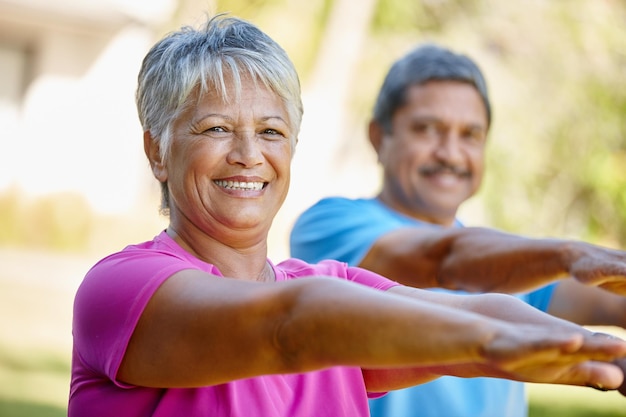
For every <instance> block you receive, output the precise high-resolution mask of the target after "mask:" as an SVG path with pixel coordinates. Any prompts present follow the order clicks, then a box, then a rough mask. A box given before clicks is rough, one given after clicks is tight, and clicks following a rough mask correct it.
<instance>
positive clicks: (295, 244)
mask: <svg viewBox="0 0 626 417" xmlns="http://www.w3.org/2000/svg"><path fill="white" fill-rule="evenodd" d="M457 226H459V227H461V226H462V225H461V223H460V222H457ZM401 227H440V226H437V225H433V224H430V223H426V222H420V221H418V220H415V219H413V218H411V217H408V216H405V215H403V214H400V213H397V212H395V211H393V210H391V209H389V208H388V207H387V206H385V205H384V204H382V203H381V202H380V201H379V200H377V199H354V200H353V199H347V198H341V197H333V198H325V199H322V200H320V201H319V202H318V203H316V204H315V205H313V206H312V207H311V208H309V209H308V210H306V211H305V212H304V213H303V214H302V215H301V216H300V217H299V218H298V219H297V221H296V223H295V225H294V227H293V229H292V231H291V236H290V246H291V256H292V257H294V258H299V259H302V260H304V261H307V262H310V263H315V262H319V261H321V260H324V259H335V260H338V261H342V262H346V263H348V264H349V265H358V264H359V263H360V262H361V260H362V259H363V257H364V256H365V255H366V254H367V252H368V251H369V250H370V248H371V247H372V245H373V244H374V242H375V241H376V240H377V239H378V238H379V237H381V236H382V235H384V234H385V233H388V232H390V231H392V230H395V229H398V228H401ZM554 287H555V284H552V285H548V286H546V287H543V288H541V289H539V290H536V291H533V292H530V293H525V294H516V296H517V297H518V298H520V299H522V300H524V301H525V302H527V303H528V304H530V305H532V306H534V307H536V308H538V309H539V310H542V311H546V310H547V308H548V304H549V302H550V298H551V297H552V293H553V291H554ZM436 291H448V290H442V289H437V290H436ZM449 292H454V293H457V294H458V293H462V292H460V291H449ZM370 407H371V414H372V417H526V416H527V415H528V402H527V398H526V393H525V390H524V384H523V383H520V382H515V381H509V380H505V379H495V378H456V377H449V376H445V377H441V378H438V379H436V380H434V381H432V382H428V383H425V384H421V385H418V386H415V387H411V388H406V389H402V390H398V391H393V392H390V393H389V394H387V395H386V396H384V397H381V398H378V399H374V400H370Z"/></svg>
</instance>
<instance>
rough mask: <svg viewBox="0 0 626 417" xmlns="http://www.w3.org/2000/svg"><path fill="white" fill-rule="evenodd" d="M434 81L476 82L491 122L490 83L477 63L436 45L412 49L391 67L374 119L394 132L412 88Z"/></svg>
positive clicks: (475, 85)
mask: <svg viewBox="0 0 626 417" xmlns="http://www.w3.org/2000/svg"><path fill="white" fill-rule="evenodd" d="M433 80H437V81H448V80H454V81H461V82H466V83H468V84H471V85H473V86H474V87H475V88H476V90H477V91H478V93H479V94H480V97H481V98H482V101H483V103H484V105H485V110H486V111H487V123H488V125H490V124H491V118H492V114H491V104H490V102H489V95H488V93H487V83H486V82H485V78H484V77H483V74H482V72H481V71H480V68H479V67H478V65H476V63H475V62H474V61H473V60H472V59H471V58H469V57H468V56H466V55H461V54H457V53H454V52H452V51H450V50H449V49H446V48H443V47H440V46H437V45H433V44H426V45H422V46H419V47H417V48H415V49H413V50H412V51H410V52H409V53H408V54H406V55H405V56H403V57H402V58H400V59H399V60H397V61H396V62H395V63H394V64H393V65H392V66H391V69H390V70H389V72H388V73H387V76H386V77H385V80H384V82H383V85H382V87H381V89H380V92H379V93H378V98H377V100H376V104H375V106H374V120H376V122H378V123H379V124H380V125H381V126H382V127H383V129H384V130H385V131H386V132H387V133H391V127H392V118H393V115H394V113H395V112H396V110H398V108H400V107H402V106H403V105H404V104H405V103H406V94H407V91H408V89H409V87H411V86H413V85H421V84H424V83H427V82H428V81H433Z"/></svg>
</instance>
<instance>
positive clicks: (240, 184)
mask: <svg viewBox="0 0 626 417" xmlns="http://www.w3.org/2000/svg"><path fill="white" fill-rule="evenodd" d="M215 184H217V185H219V186H220V187H223V188H228V189H229V190H248V191H250V190H254V191H259V190H260V189H262V188H263V183H262V182H244V181H224V180H217V181H215Z"/></svg>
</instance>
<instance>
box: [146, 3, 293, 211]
mask: <svg viewBox="0 0 626 417" xmlns="http://www.w3.org/2000/svg"><path fill="white" fill-rule="evenodd" d="M242 76H244V77H245V76H249V77H250V78H251V79H252V80H254V82H261V83H263V85H265V86H266V88H269V89H270V90H271V91H273V92H274V93H276V94H277V95H278V96H279V97H281V99H282V100H283V102H284V104H285V107H286V109H287V113H288V115H289V118H290V120H289V122H290V124H291V126H290V127H291V128H292V132H293V137H292V138H290V139H291V140H292V146H294V147H295V143H296V138H297V135H298V132H299V130H300V124H301V121H302V114H303V107H302V100H301V93H300V81H299V79H298V74H297V72H296V69H295V67H294V65H293V63H292V62H291V60H290V59H289V57H288V56H287V53H286V52H285V51H284V50H283V48H281V47H280V45H278V43H276V42H275V41H274V40H273V39H272V38H270V37H269V36H268V35H267V34H265V33H264V32H262V31H261V30H260V29H259V28H258V27H256V26H255V25H253V24H252V23H250V22H247V21H245V20H242V19H239V18H236V17H228V16H226V15H225V14H219V15H216V16H214V17H212V18H209V19H207V21H206V23H204V24H203V25H201V26H200V27H199V28H192V27H190V26H185V27H182V28H181V29H180V30H178V31H176V32H172V33H170V34H168V35H166V36H165V37H164V38H163V39H161V40H160V41H159V42H157V43H156V44H155V45H154V46H153V47H152V48H151V49H150V51H149V52H148V54H147V55H146V56H145V58H144V60H143V63H142V66H141V70H140V71H139V76H138V87H137V93H136V102H137V110H138V113H139V120H140V121H141V125H142V127H143V130H144V132H145V131H149V132H150V134H151V136H152V137H153V138H154V140H156V141H158V142H159V148H160V152H161V155H160V156H161V157H162V158H163V159H165V158H166V157H167V155H168V153H169V149H170V146H171V141H172V137H171V135H172V132H171V129H172V125H173V122H174V121H175V120H176V119H177V117H178V116H179V115H180V114H181V113H182V112H183V111H184V110H185V106H187V105H189V104H190V103H189V98H190V96H191V95H192V93H194V91H196V90H197V89H198V88H200V91H199V92H200V93H204V92H207V91H209V90H211V89H213V90H216V91H217V92H218V93H219V95H220V97H222V98H223V99H224V100H225V101H228V100H230V99H231V98H232V97H229V92H228V91H226V82H225V80H226V79H227V77H232V82H233V83H234V87H235V91H234V99H237V98H238V97H239V94H240V91H241V79H242ZM232 93H233V92H230V94H232ZM161 191H162V203H161V209H162V211H163V212H164V213H167V211H168V208H169V194H168V191H167V184H166V183H161Z"/></svg>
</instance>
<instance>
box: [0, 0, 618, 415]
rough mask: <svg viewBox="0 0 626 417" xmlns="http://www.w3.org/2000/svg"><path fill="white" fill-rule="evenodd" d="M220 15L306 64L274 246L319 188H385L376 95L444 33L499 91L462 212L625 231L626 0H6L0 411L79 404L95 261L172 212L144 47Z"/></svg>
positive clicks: (569, 397) (552, 228)
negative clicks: (153, 168) (73, 375)
mask: <svg viewBox="0 0 626 417" xmlns="http://www.w3.org/2000/svg"><path fill="white" fill-rule="evenodd" d="M215 12H231V13H232V14H234V15H237V16H240V17H243V18H246V19H248V20H251V21H252V22H254V23H255V24H257V25H258V26H260V27H261V29H263V30H264V31H266V32H267V33H269V34H270V35H271V36H272V37H273V38H274V39H276V40H277V41H278V42H279V43H280V44H281V45H282V46H283V47H284V48H285V49H286V50H287V52H288V53H289V55H290V56H291V58H292V59H293V61H294V63H295V64H296V67H297V68H298V71H299V73H300V76H301V82H302V86H303V100H304V106H305V115H304V121H303V126H302V131H301V134H300V141H299V144H298V149H297V151H296V156H295V158H294V162H293V173H292V185H291V190H290V195H289V197H288V199H287V201H286V203H285V205H284V207H283V209H282V210H281V212H280V213H279V215H278V217H277V218H276V220H275V222H274V229H273V231H272V235H271V236H270V257H272V259H274V260H280V259H282V258H285V257H287V256H288V247H287V243H288V233H289V230H290V227H291V225H292V223H293V221H294V220H295V218H296V216H297V215H298V214H299V213H300V212H301V211H302V210H303V209H304V208H306V207H308V206H309V205H310V204H312V203H314V202H315V201H317V200H318V199H319V198H321V197H324V196H328V195H338V194H340V195H346V196H351V197H358V196H370V195H372V194H373V193H375V192H376V191H377V189H378V185H379V171H378V167H377V166H376V158H375V156H374V153H373V151H371V150H370V148H369V144H368V142H367V139H366V137H365V132H366V123H367V121H368V118H369V116H370V110H371V108H372V105H373V101H374V99H375V95H376V93H377V90H378V88H379V87H380V84H381V83H382V79H383V77H384V75H385V73H386V71H387V70H388V68H389V66H390V65H391V63H392V62H393V61H394V60H395V59H397V58H398V57H399V56H400V55H402V54H404V53H405V52H407V51H408V50H409V49H411V48H412V47H414V46H415V45H416V44H418V43H421V42H430V41H432V42H439V43H442V44H444V45H446V46H448V47H451V48H452V49H454V50H456V51H458V52H463V53H466V54H468V55H470V56H472V57H473V58H474V59H475V60H476V61H477V62H478V63H479V64H480V66H481V68H482V69H483V71H484V72H485V75H486V77H487V81H488V84H489V88H490V93H491V98H492V102H493V107H494V123H493V126H492V130H491V133H490V138H489V145H488V154H487V164H488V165H487V166H488V168H487V175H486V179H485V182H484V185H483V187H482V189H481V191H480V193H479V194H478V195H477V196H476V197H474V198H473V199H472V200H471V201H470V202H468V203H467V204H466V205H465V206H464V207H463V210H462V211H461V218H462V220H463V221H464V222H465V223H466V224H468V225H477V226H478V225H483V226H494V227H498V228H501V229H504V230H507V231H511V232H518V233H522V234H524V235H528V236H535V237H571V238H577V239H583V240H588V241H590V242H594V243H597V244H601V245H605V246H609V247H615V248H621V249H624V248H626V121H625V120H626V1H624V0H525V1H523V2H519V1H507V2H505V1H498V0H413V1H406V0H222V1H218V0H214V1H209V0H204V1H199V0H55V1H54V2H51V1H46V0H0V71H1V73H0V416H2V417H9V416H11V417H21V416H29V417H41V416H54V417H60V416H64V415H66V404H67V395H68V386H69V367H70V363H69V362H70V355H71V309H72V298H73V295H74V292H75V290H76V288H77V286H78V284H79V282H80V280H81V278H82V276H83V275H84V274H85V272H86V271H87V269H88V268H89V267H90V266H91V265H92V264H93V263H94V262H96V261H97V260H98V259H99V258H101V257H103V256H105V255H107V254H109V253H110V252H111V251H114V250H119V249H121V248H122V247H123V246H125V245H126V244H129V243H136V242H139V241H144V240H148V239H151V238H152V237H153V236H154V235H156V234H157V233H158V232H159V231H160V230H161V229H162V228H164V227H165V225H166V219H164V218H163V217H161V216H159V214H158V205H159V189H158V185H157V183H156V181H155V180H154V179H153V178H152V177H151V173H150V171H149V169H148V165H147V162H146V160H145V157H144V155H143V149H142V132H141V127H140V125H139V121H138V119H137V115H136V110H135V105H134V90H135V82H136V76H137V73H138V70H139V66H140V63H141V60H142V59H143V56H144V55H145V53H146V52H147V51H148V49H149V48H150V47H151V46H152V44H153V43H154V42H155V41H156V40H157V39H159V38H160V37H162V36H163V35H164V34H165V33H167V32H169V31H170V30H174V29H177V28H179V27H180V26H181V25H194V24H195V23H197V22H198V21H200V20H202V19H203V17H204V15H205V14H206V13H208V14H213V13H215ZM625 314H626V313H625ZM609 330H615V331H618V330H617V329H609ZM530 396H531V416H532V417H539V416H560V415H563V416H589V415H593V416H626V398H622V397H620V396H619V395H618V394H617V393H614V392H609V393H604V392H596V391H593V390H590V389H586V388H575V387H565V388H564V387H553V386H534V385H531V387H530Z"/></svg>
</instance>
